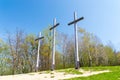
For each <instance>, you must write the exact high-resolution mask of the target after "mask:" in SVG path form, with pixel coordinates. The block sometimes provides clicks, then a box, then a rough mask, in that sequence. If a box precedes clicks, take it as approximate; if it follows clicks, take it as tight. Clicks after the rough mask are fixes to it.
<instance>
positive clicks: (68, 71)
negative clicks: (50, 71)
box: [57, 68, 82, 75]
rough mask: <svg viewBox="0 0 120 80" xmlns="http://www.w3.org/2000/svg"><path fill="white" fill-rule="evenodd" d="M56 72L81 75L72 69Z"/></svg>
mask: <svg viewBox="0 0 120 80" xmlns="http://www.w3.org/2000/svg"><path fill="white" fill-rule="evenodd" d="M57 71H58V72H65V75H66V74H82V73H81V72H79V71H78V70H75V69H74V68H69V69H61V70H57Z"/></svg>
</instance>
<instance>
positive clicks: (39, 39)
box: [35, 36, 44, 41]
mask: <svg viewBox="0 0 120 80" xmlns="http://www.w3.org/2000/svg"><path fill="white" fill-rule="evenodd" d="M43 38H44V36H42V37H39V38H37V39H35V41H37V40H40V39H43Z"/></svg>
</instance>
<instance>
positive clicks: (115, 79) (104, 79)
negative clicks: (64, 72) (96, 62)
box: [66, 66, 120, 80]
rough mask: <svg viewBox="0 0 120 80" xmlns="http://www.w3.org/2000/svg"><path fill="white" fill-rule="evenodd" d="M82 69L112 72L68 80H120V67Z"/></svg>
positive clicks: (85, 68)
mask: <svg viewBox="0 0 120 80" xmlns="http://www.w3.org/2000/svg"><path fill="white" fill-rule="evenodd" d="M82 69H84V70H92V71H100V70H110V71H111V72H108V73H102V74H97V75H92V76H89V77H78V78H72V79H66V80H120V66H105V67H90V68H89V67H84V68H82Z"/></svg>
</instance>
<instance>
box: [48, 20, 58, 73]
mask: <svg viewBox="0 0 120 80" xmlns="http://www.w3.org/2000/svg"><path fill="white" fill-rule="evenodd" d="M58 25H59V23H56V19H54V22H53V27H51V28H50V30H53V44H52V65H51V70H52V71H53V70H54V67H55V28H56V27H57V26H58Z"/></svg>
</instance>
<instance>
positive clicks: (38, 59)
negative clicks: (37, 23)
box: [35, 32, 44, 71]
mask: <svg viewBox="0 0 120 80" xmlns="http://www.w3.org/2000/svg"><path fill="white" fill-rule="evenodd" d="M43 38H44V37H43V36H41V32H40V33H39V37H38V38H37V39H35V41H37V40H38V53H37V61H36V71H38V69H39V62H40V55H39V51H40V42H41V41H40V40H41V39H43Z"/></svg>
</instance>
